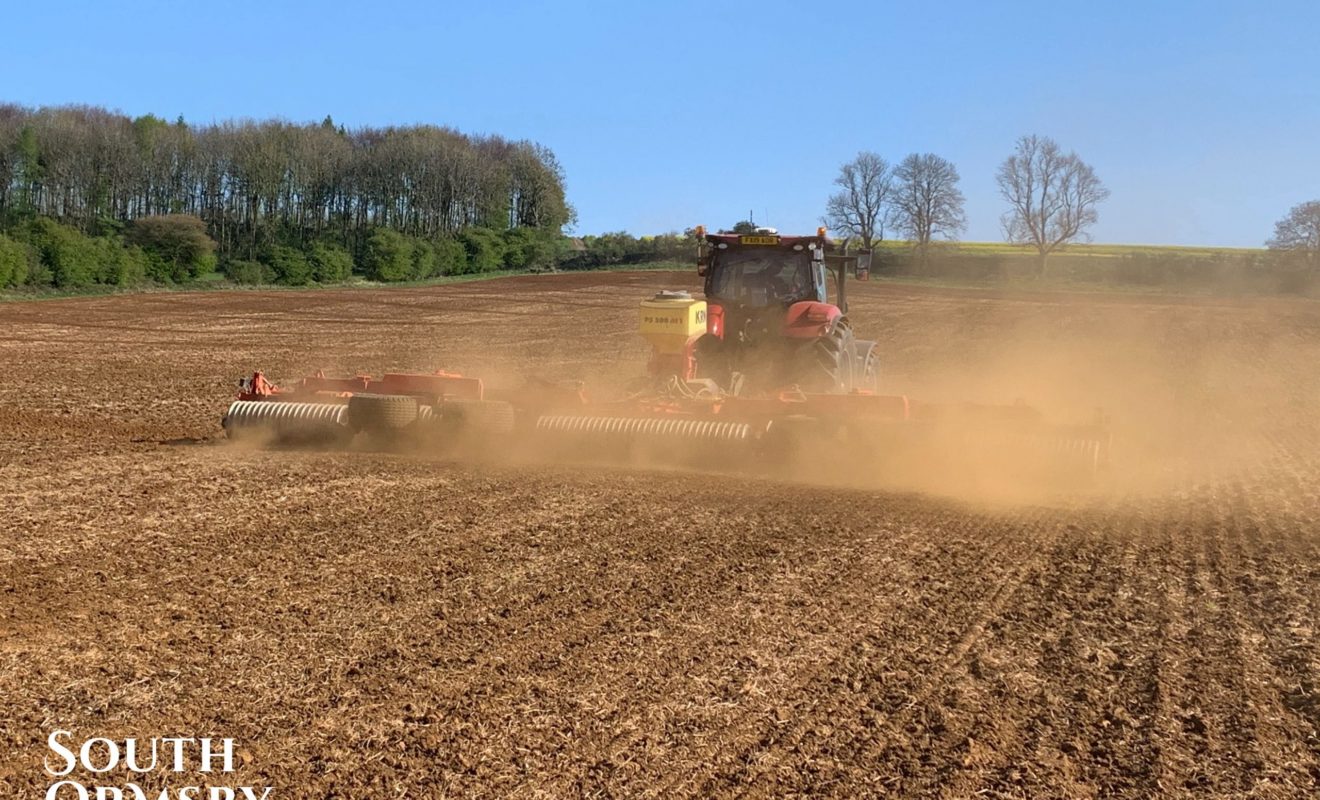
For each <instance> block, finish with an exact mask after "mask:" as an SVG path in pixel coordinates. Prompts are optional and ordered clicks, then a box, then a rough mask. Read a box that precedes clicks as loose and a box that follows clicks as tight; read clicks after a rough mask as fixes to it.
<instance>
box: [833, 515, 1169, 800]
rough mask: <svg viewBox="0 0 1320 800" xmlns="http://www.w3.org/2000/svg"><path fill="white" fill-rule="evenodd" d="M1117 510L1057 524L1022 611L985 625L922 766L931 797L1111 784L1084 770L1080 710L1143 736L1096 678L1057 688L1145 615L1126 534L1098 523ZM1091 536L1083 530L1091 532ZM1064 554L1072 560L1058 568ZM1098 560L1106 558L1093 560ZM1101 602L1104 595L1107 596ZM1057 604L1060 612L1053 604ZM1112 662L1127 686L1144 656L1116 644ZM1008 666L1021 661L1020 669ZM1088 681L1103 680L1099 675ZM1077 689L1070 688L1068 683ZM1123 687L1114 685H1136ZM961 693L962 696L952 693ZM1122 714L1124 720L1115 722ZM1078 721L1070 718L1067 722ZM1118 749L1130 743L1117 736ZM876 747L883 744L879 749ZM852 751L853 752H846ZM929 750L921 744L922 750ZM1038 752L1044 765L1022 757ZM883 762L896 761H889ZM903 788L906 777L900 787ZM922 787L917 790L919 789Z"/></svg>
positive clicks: (1060, 792)
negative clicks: (987, 632) (968, 717)
mask: <svg viewBox="0 0 1320 800" xmlns="http://www.w3.org/2000/svg"><path fill="white" fill-rule="evenodd" d="M1118 516H1119V515H1112V514H1109V513H1105V514H1097V515H1095V518H1094V522H1093V524H1092V525H1091V526H1090V527H1091V528H1092V530H1091V531H1087V532H1084V533H1076V532H1073V533H1069V534H1067V535H1066V536H1065V537H1064V538H1063V539H1062V540H1061V541H1060V542H1059V546H1058V547H1056V548H1055V550H1054V551H1053V552H1052V555H1053V556H1054V557H1053V558H1051V559H1050V561H1049V566H1048V568H1047V569H1046V570H1045V571H1044V572H1043V574H1042V575H1041V576H1040V580H1039V581H1038V582H1036V584H1035V588H1036V589H1037V591H1036V592H1034V593H1032V594H1031V595H1030V596H1028V597H1026V598H1025V603H1024V604H1023V606H1024V607H1023V608H1022V612H1023V613H1022V615H1021V616H1020V617H1017V618H1013V617H1009V618H1008V619H1007V620H1006V621H1005V622H1004V624H1002V625H1000V626H998V628H997V629H996V632H995V633H996V635H995V637H994V638H993V639H992V640H991V641H989V642H987V643H986V647H985V654H984V655H985V656H987V657H989V664H988V665H987V664H982V663H980V662H981V659H980V658H979V657H978V659H977V660H976V662H975V663H973V664H972V665H971V668H970V669H969V670H968V674H967V675H966V676H965V677H964V680H963V683H964V684H970V686H969V688H968V689H966V690H965V691H966V692H968V693H971V694H973V699H974V701H975V703H974V710H972V711H967V712H965V714H973V715H974V718H973V720H972V721H971V722H970V724H968V725H966V726H964V728H963V729H959V730H957V731H950V732H949V733H948V734H946V735H944V736H943V737H942V741H944V742H946V743H948V746H947V748H946V751H945V752H942V753H941V756H942V759H943V764H942V766H940V767H939V768H938V769H935V770H933V771H934V772H935V773H936V775H935V776H934V777H933V779H932V780H931V783H932V784H933V785H931V786H929V787H922V789H923V790H924V791H929V792H931V793H934V792H936V791H938V793H939V796H940V797H947V798H963V797H973V796H1042V797H1044V796H1075V795H1076V796H1084V795H1086V794H1088V793H1090V792H1092V791H1094V787H1095V786H1096V785H1106V786H1109V787H1117V786H1118V785H1121V783H1120V781H1114V780H1110V779H1108V778H1103V777H1099V776H1096V775H1093V774H1088V772H1087V770H1086V762H1085V758H1086V751H1087V749H1088V748H1096V747H1097V746H1105V745H1104V744H1103V743H1098V742H1094V741H1093V742H1087V741H1085V738H1084V737H1085V732H1086V730H1087V726H1086V725H1084V724H1083V723H1081V722H1080V720H1094V721H1095V722H1096V725H1095V726H1094V729H1095V730H1104V729H1105V728H1104V727H1102V726H1101V724H1100V722H1101V721H1102V720H1103V721H1104V725H1115V726H1123V727H1124V729H1128V727H1129V723H1131V726H1130V736H1131V737H1132V738H1137V739H1142V740H1144V739H1146V738H1148V735H1147V733H1148V732H1147V730H1146V728H1145V725H1144V724H1143V723H1142V720H1141V719H1140V715H1137V716H1136V718H1132V717H1129V716H1128V715H1127V713H1126V711H1124V710H1120V708H1116V707H1112V706H1110V705H1108V704H1107V703H1108V701H1109V699H1110V698H1112V697H1113V696H1117V695H1122V694H1124V693H1122V692H1118V691H1114V692H1112V693H1098V692H1096V691H1095V689H1094V686H1095V685H1096V681H1094V680H1092V681H1088V682H1086V683H1085V684H1084V686H1083V687H1081V688H1077V689H1075V690H1072V691H1070V690H1069V682H1070V681H1074V680H1077V679H1078V677H1079V676H1084V675H1088V674H1090V675H1092V676H1093V677H1094V673H1095V672H1096V671H1097V670H1100V669H1103V668H1104V667H1105V666H1107V662H1106V660H1107V659H1108V658H1109V657H1117V656H1115V654H1113V653H1111V652H1109V651H1108V650H1107V645H1108V644H1115V645H1116V646H1118V648H1119V649H1120V650H1122V649H1124V648H1123V647H1122V645H1121V644H1118V642H1120V641H1122V640H1123V637H1122V635H1121V634H1123V633H1124V632H1125V633H1126V634H1127V635H1128V637H1132V636H1133V635H1134V634H1135V633H1136V631H1134V630H1133V629H1134V627H1140V626H1143V625H1146V626H1150V625H1153V622H1147V621H1145V620H1144V617H1145V613H1146V610H1147V607H1148V606H1149V605H1150V602H1151V597H1150V591H1149V590H1150V587H1149V586H1147V585H1144V583H1145V582H1144V581H1142V580H1141V579H1142V578H1143V577H1144V575H1145V574H1144V573H1142V572H1141V571H1139V570H1136V569H1135V566H1136V564H1137V562H1138V561H1139V559H1140V558H1141V548H1140V545H1139V543H1138V542H1136V541H1133V540H1132V539H1127V540H1119V541H1115V542H1114V543H1113V545H1112V548H1111V546H1110V545H1109V544H1108V542H1107V540H1108V539H1109V538H1110V536H1111V534H1110V533H1109V531H1110V529H1112V528H1113V527H1114V526H1115V521H1116V520H1115V518H1116V517H1118ZM1092 539H1094V540H1095V541H1092ZM1087 547H1099V548H1101V555H1104V556H1109V555H1111V554H1112V556H1113V558H1112V564H1113V566H1110V562H1109V561H1108V560H1106V559H1102V558H1098V557H1095V555H1094V554H1091V553H1089V552H1088V551H1087V550H1086V549H1085V548H1087ZM1070 565H1078V566H1077V568H1075V569H1073V568H1070ZM1105 567H1109V568H1107V569H1106V568H1105ZM1111 603H1112V605H1111ZM1062 609H1068V610H1069V613H1067V614H1066V615H1064V616H1062V618H1060V611H1061V610H1062ZM1111 615H1112V616H1116V617H1118V618H1120V619H1122V620H1124V623H1125V624H1123V625H1120V626H1119V628H1120V630H1118V631H1113V635H1112V636H1106V637H1103V638H1102V639H1100V641H1096V637H1095V635H1094V633H1093V632H1092V631H1091V628H1092V627H1094V625H1095V623H1096V621H1097V620H1105V619H1107V618H1110V617H1111ZM1126 655H1127V658H1126V662H1127V664H1126V665H1125V667H1124V672H1123V673H1122V674H1121V675H1119V676H1118V677H1119V678H1120V679H1121V682H1122V683H1123V684H1124V685H1126V686H1129V687H1131V688H1133V689H1137V688H1139V687H1140V686H1141V685H1142V684H1143V683H1149V682H1150V681H1149V676H1150V675H1151V674H1152V673H1153V665H1152V664H1150V663H1149V659H1146V658H1143V657H1142V656H1141V654H1136V653H1127V654H1126ZM1019 670H1023V671H1028V672H1029V674H1028V675H1027V676H1025V677H1024V676H1022V675H1021V674H1020V673H1019ZM1099 685H1101V686H1103V685H1104V679H1103V676H1102V678H1101V681H1100V683H1099ZM1079 693H1081V694H1079ZM1137 695H1139V692H1137V691H1130V692H1128V693H1126V695H1124V696H1128V697H1131V696H1137ZM969 704H972V703H971V702H970V701H969V702H964V703H962V704H960V705H962V706H966V705H969ZM1120 719H1126V720H1128V722H1119V720H1120ZM1079 729H1080V730H1079ZM861 744H862V748H861V749H859V751H858V752H859V753H867V754H869V753H873V752H874V751H875V750H876V749H877V742H876V741H874V740H871V741H864V742H862V743H861ZM1117 749H1119V750H1120V755H1126V753H1127V751H1128V750H1129V749H1130V748H1127V747H1124V746H1123V744H1122V743H1119V744H1118V747H1117ZM879 755H880V756H883V755H884V751H883V750H882V752H881V753H880V754H879ZM854 757H855V758H860V757H862V756H854ZM930 758H931V756H929V755H928V756H927V759H928V760H929V759H930ZM1036 764H1049V765H1050V767H1051V769H1050V770H1049V771H1048V772H1042V771H1041V770H1037V769H1033V768H1032V766H1031V765H1036ZM889 766H890V767H891V768H894V767H896V766H897V765H893V764H890V765H889ZM1120 778H1121V781H1127V782H1132V781H1138V780H1140V776H1139V770H1138V771H1129V773H1128V774H1123V775H1121V776H1120ZM908 790H909V791H911V787H908ZM924 791H923V793H924Z"/></svg>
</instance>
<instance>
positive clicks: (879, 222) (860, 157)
mask: <svg viewBox="0 0 1320 800" xmlns="http://www.w3.org/2000/svg"><path fill="white" fill-rule="evenodd" d="M893 177H894V176H893V171H892V170H891V169H890V167H889V162H888V161H885V160H884V159H883V158H881V157H880V156H878V155H876V154H875V153H871V152H867V151H863V152H860V153H858V154H857V157H856V158H854V159H853V160H852V161H849V162H848V163H847V164H844V165H843V166H841V167H839V177H837V178H835V179H834V185H835V186H838V187H839V191H837V192H835V193H834V194H832V195H830V199H829V200H828V201H827V202H826V204H825V216H824V217H823V218H822V221H823V222H824V223H825V224H826V225H828V226H829V227H830V228H831V229H833V230H836V231H842V232H845V233H848V234H850V235H852V236H856V237H857V238H859V239H861V240H862V247H865V248H867V249H868V250H869V249H870V248H871V247H872V246H873V245H874V244H875V242H877V241H880V240H882V239H884V238H885V228H884V225H885V215H886V214H887V213H888V210H889V201H890V199H891V195H892V193H893V182H894V181H893Z"/></svg>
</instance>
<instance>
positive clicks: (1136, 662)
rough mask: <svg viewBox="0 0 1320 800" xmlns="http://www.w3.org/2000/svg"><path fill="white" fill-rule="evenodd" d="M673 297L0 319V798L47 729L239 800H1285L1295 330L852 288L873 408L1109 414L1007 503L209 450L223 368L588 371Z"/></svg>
mask: <svg viewBox="0 0 1320 800" xmlns="http://www.w3.org/2000/svg"><path fill="white" fill-rule="evenodd" d="M678 286H686V287H689V288H696V287H695V285H694V279H693V278H692V277H691V276H688V275H677V274H667V273H636V274H626V273H617V274H591V275H582V276H558V277H537V278H516V279H505V280H493V281H488V282H482V283H472V284H462V285H454V286H446V287H435V288H428V289H409V290H399V291H389V290H363V291H354V290H340V291H321V292H299V293H290V292H271V293H260V292H243V293H224V294H222V293H203V294H167V295H145V296H136V297H117V298H103V299H80V300H68V301H51V302H33V303H23V304H10V305H0V321H2V330H3V335H2V336H0V371H3V373H4V374H5V376H6V380H5V381H4V382H3V383H0V509H3V510H4V516H3V520H4V524H3V529H0V796H3V797H20V796H21V797H28V796H33V797H35V796H41V795H42V793H44V791H45V787H46V786H48V785H49V784H50V783H51V782H52V779H51V778H49V777H48V776H47V775H45V774H44V773H43V771H42V759H43V758H45V757H46V756H47V755H48V754H49V751H48V750H47V748H46V736H47V735H48V734H49V733H50V731H52V730H55V729H72V730H73V731H75V732H76V736H77V739H76V740H75V741H81V740H82V739H83V738H86V737H91V736H108V737H112V738H119V739H122V738H124V737H128V736H138V737H151V736H175V735H178V736H217V737H221V736H223V737H233V738H236V739H238V741H239V747H240V751H241V754H242V758H241V764H240V766H239V768H238V773H237V774H236V775H235V776H227V777H226V778H225V780H224V782H225V783H227V784H231V785H234V784H257V785H263V786H264V785H273V786H275V787H276V792H275V794H274V795H273V796H274V797H331V796H335V797H344V796H353V797H400V796H412V797H424V796H425V797H429V796H441V795H448V796H489V797H512V796H516V797H559V796H583V795H589V796H613V797H653V796H654V797H714V796H731V795H735V794H737V795H747V796H753V797H791V796H812V797H817V796H827V797H862V796H881V795H887V796H894V797H915V796H930V797H947V798H962V797H1088V798H1089V797H1134V798H1137V797H1151V796H1168V797H1184V796H1205V797H1245V796H1254V797H1279V798H1292V797H1304V796H1315V795H1316V794H1317V793H1320V632H1318V631H1317V630H1316V625H1317V622H1316V620H1317V618H1320V488H1318V487H1320V456H1317V452H1320V451H1318V450H1317V445H1320V424H1318V422H1317V421H1318V420H1320V414H1318V413H1317V412H1318V411H1320V372H1317V370H1316V365H1317V364H1320V305H1317V304H1314V303H1307V302H1288V301H1278V300H1271V301H1259V302H1257V301H1230V300H1216V301H1213V302H1209V301H1207V302H1200V301H1189V300H1186V299H1177V298H1143V297H1131V296H1123V297H1116V296H1109V297H1103V296H1064V295H1048V294H1039V295H1030V296H1028V295H1012V294H999V295H986V294H977V293H967V292H955V291H942V290H933V289H918V288H910V287H894V286H885V285H881V284H871V285H857V284H854V285H853V290H854V293H853V298H854V304H855V307H854V313H853V316H854V318H855V320H856V323H857V327H858V328H859V329H860V330H862V331H865V332H870V333H873V334H874V335H875V337H876V338H877V339H878V340H879V341H880V345H881V348H882V350H883V352H884V353H885V355H886V380H887V382H888V386H889V387H890V388H891V389H892V390H895V391H904V392H908V393H910V394H912V395H914V396H921V397H930V398H934V399H959V398H968V399H977V400H986V401H1011V400H1012V399H1014V398H1015V397H1018V396H1021V397H1025V398H1028V399H1030V400H1031V401H1033V402H1036V403H1039V404H1041V405H1042V406H1043V407H1044V408H1045V409H1046V410H1048V411H1049V412H1050V413H1051V414H1052V415H1054V416H1055V417H1056V418H1059V419H1067V418H1071V417H1075V416H1077V415H1084V414H1089V413H1090V410H1091V409H1092V408H1093V407H1096V406H1102V407H1104V408H1105V409H1106V410H1107V411H1108V412H1109V413H1110V414H1111V415H1112V416H1113V419H1114V428H1115V432H1116V434H1117V440H1116V441H1117V442H1118V444H1117V446H1116V452H1115V467H1114V470H1113V474H1112V475H1110V476H1109V477H1108V478H1107V480H1106V481H1105V482H1104V483H1103V484H1102V485H1101V486H1100V487H1099V488H1098V489H1096V490H1092V491H1089V492H1087V493H1085V494H1081V495H1073V496H1066V497H1059V496H1051V497H1037V498H1033V499H1032V501H1031V502H1027V503H1024V502H1020V498H1010V497H995V496H988V495H986V494H984V493H972V494H962V493H959V492H954V491H948V492H943V493H941V492H939V491H938V488H939V487H934V488H935V489H936V491H934V492H927V493H916V492H894V491H884V490H878V489H871V490H859V489H844V488H832V487H826V486H811V485H805V484H801V483H787V482H776V481H769V480H762V479H753V478H745V477H734V476H728V475H718V476H717V475H704V474H698V473H682V472H674V471H648V470H636V469H634V470H628V469H609V468H596V467H573V466H565V465H543V466H529V465H511V464H505V465H499V464H491V463H483V464H472V463H461V462H455V461H450V460H444V459H435V458H428V457H425V456H417V455H410V456H392V455H386V454H371V453H319V452H288V451H281V452H264V451H253V450H246V449H239V448H234V447H229V446H225V445H224V444H223V443H221V442H220V431H219V425H218V420H219V415H220V413H221V412H222V411H223V409H224V407H225V404H226V403H227V401H228V399H229V397H230V396H231V394H232V389H233V382H234V381H235V380H236V379H237V378H238V377H239V376H240V375H242V374H244V373H245V372H248V371H250V370H251V369H253V368H255V367H262V368H264V369H265V370H267V372H268V373H269V374H271V375H272V376H274V377H280V376H293V375H297V374H301V373H303V372H306V371H309V370H314V369H316V368H318V367H324V368H326V369H327V370H331V371H341V370H342V371H361V372H372V373H380V372H382V371H384V370H387V369H434V368H439V367H448V368H454V369H460V370H465V371H468V372H473V373H479V374H483V375H486V376H490V379H491V381H492V382H493V383H496V384H499V383H504V384H506V385H507V384H511V383H513V382H514V381H515V380H517V377H518V376H520V375H522V374H525V373H529V372H532V373H536V374H540V375H547V376H554V375H558V376H571V377H580V378H583V379H585V380H587V381H588V382H589V383H591V384H593V385H608V384H610V383H611V382H617V381H618V380H620V379H622V378H624V377H628V376H631V375H634V374H636V373H637V372H639V371H640V370H641V369H642V366H643V364H644V362H645V357H646V353H645V348H644V345H643V343H642V342H641V341H640V340H639V339H638V338H637V337H636V336H634V335H633V334H632V330H633V327H634V321H635V320H634V309H635V302H636V301H637V300H638V299H639V298H641V297H644V296H646V295H647V294H649V293H650V292H652V291H654V290H655V289H658V288H666V287H678ZM167 777H169V778H170V782H172V783H177V780H176V779H175V778H173V777H170V776H166V775H162V774H155V775H152V776H150V777H149V778H147V779H145V780H142V781H140V782H141V783H143V784H144V785H149V786H157V787H158V786H160V785H161V784H162V783H163V782H166V780H165V779H166V778H167ZM109 778H110V779H109V780H107V779H102V780H101V781H100V782H101V783H120V784H121V785H122V782H123V781H124V780H127V779H130V777H129V776H126V775H125V774H123V773H117V774H114V775H111V776H109ZM191 782H194V783H195V782H196V781H195V780H193V781H191Z"/></svg>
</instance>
